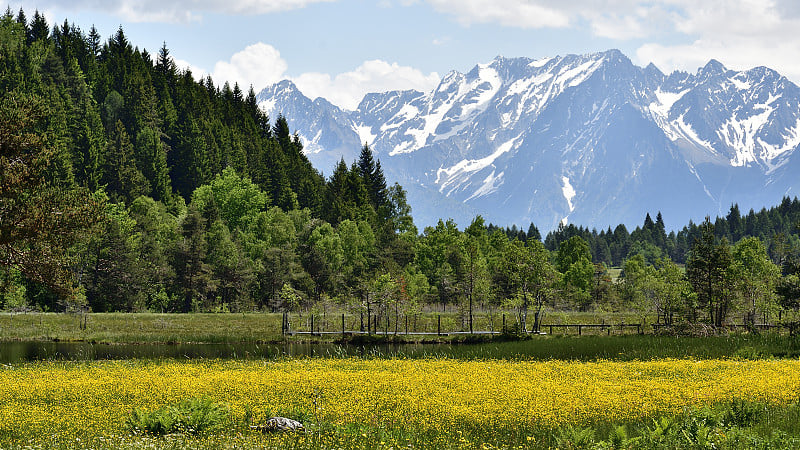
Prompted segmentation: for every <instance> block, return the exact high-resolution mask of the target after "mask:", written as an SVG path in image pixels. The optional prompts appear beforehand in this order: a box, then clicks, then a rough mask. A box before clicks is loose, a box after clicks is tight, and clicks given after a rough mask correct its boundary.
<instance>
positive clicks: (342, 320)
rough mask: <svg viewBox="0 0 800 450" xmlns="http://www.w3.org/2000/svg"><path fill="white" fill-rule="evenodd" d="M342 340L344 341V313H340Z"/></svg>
mask: <svg viewBox="0 0 800 450" xmlns="http://www.w3.org/2000/svg"><path fill="white" fill-rule="evenodd" d="M342 339H344V313H342Z"/></svg>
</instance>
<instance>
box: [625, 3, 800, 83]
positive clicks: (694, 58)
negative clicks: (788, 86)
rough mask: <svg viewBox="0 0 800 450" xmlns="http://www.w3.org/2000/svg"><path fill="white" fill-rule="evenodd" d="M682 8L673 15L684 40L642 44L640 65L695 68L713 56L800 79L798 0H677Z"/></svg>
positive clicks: (732, 65)
mask: <svg viewBox="0 0 800 450" xmlns="http://www.w3.org/2000/svg"><path fill="white" fill-rule="evenodd" d="M673 2H674V5H675V6H679V7H680V8H679V12H678V13H677V14H674V15H672V16H671V17H670V19H671V20H673V24H674V28H675V30H676V31H678V32H680V33H683V34H684V35H686V36H687V37H688V39H686V42H682V43H678V44H666V43H657V42H650V43H646V44H643V45H641V46H640V47H639V48H638V50H637V52H636V57H637V59H638V62H639V63H642V64H644V63H647V62H651V61H652V62H653V63H655V64H656V65H657V66H659V67H660V68H661V69H662V70H665V71H667V72H669V71H672V70H675V69H680V70H686V71H689V72H694V71H695V70H696V69H697V67H700V66H702V65H704V64H705V63H706V62H708V60H710V59H712V58H714V59H718V60H719V61H721V62H722V63H723V64H725V65H726V66H727V67H729V68H732V69H736V70H744V69H749V68H752V67H755V66H767V67H770V68H772V69H775V70H777V71H778V72H780V73H781V74H782V75H785V76H787V77H788V78H791V79H793V80H800V60H798V59H797V58H794V57H793V56H794V55H797V54H800V34H798V33H797V30H798V29H800V16H799V15H798V14H797V13H798V10H797V8H796V6H793V5H796V4H797V3H796V2H795V1H794V0H787V1H782V2H779V1H775V0H772V1H770V0H766V1H763V0H715V1H707V2H703V3H702V7H693V6H692V5H693V2H690V1H689V0H673Z"/></svg>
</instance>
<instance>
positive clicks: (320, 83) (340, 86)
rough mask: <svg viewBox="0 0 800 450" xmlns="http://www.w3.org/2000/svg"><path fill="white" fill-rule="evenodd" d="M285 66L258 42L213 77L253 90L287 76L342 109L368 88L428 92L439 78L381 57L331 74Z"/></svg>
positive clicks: (221, 65) (353, 104) (197, 72)
mask: <svg viewBox="0 0 800 450" xmlns="http://www.w3.org/2000/svg"><path fill="white" fill-rule="evenodd" d="M176 64H177V65H178V67H181V68H186V67H188V68H190V69H191V70H192V74H193V75H195V77H198V75H200V74H203V73H204V71H203V69H201V68H198V67H195V66H191V65H190V64H189V63H187V62H185V61H176ZM288 68H289V66H288V64H287V63H286V61H285V60H284V59H283V58H282V57H281V54H280V52H279V51H278V50H277V49H276V48H275V47H272V46H271V45H268V44H264V43H262V42H259V43H257V44H253V45H249V46H247V48H245V49H244V50H242V51H240V52H238V53H236V54H234V55H233V56H232V57H231V58H230V60H229V61H219V62H217V63H216V65H215V66H214V71H213V73H212V78H213V79H214V82H215V83H217V84H218V85H222V84H224V83H225V82H226V81H227V82H228V83H230V84H231V85H233V84H234V83H239V86H240V87H241V88H242V90H246V89H247V88H249V86H250V85H253V88H254V89H255V90H256V92H258V91H260V90H261V89H263V88H265V87H266V86H269V85H270V84H273V83H277V82H278V81H281V80H284V79H290V80H292V81H293V82H294V83H295V84H296V85H297V87H298V88H299V89H300V90H301V91H302V92H303V94H304V95H306V96H307V97H309V98H312V99H314V98H317V97H323V98H325V99H326V100H328V101H330V102H331V103H333V104H334V105H337V106H340V107H342V108H345V109H355V108H356V107H357V106H358V103H359V102H360V101H361V99H362V98H363V97H364V95H366V94H368V93H370V92H385V91H391V90H407V89H416V90H419V91H423V92H428V91H430V90H432V89H433V88H435V87H436V85H437V84H438V83H439V80H440V77H439V75H438V74H437V73H436V72H432V73H429V74H427V75H426V74H424V73H422V72H421V71H420V70H417V69H415V68H413V67H409V66H401V65H399V64H398V63H388V62H386V61H381V60H371V61H366V62H364V63H363V64H361V65H360V66H358V67H357V68H356V69H355V70H352V71H350V72H344V73H340V74H337V75H334V76H331V75H330V74H327V73H317V72H308V73H304V74H301V75H299V76H295V77H292V76H289V75H288V74H287V73H286V71H287V70H288Z"/></svg>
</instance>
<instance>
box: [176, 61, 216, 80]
mask: <svg viewBox="0 0 800 450" xmlns="http://www.w3.org/2000/svg"><path fill="white" fill-rule="evenodd" d="M173 62H174V63H175V67H177V68H178V70H187V69H188V70H190V71H191V72H192V76H193V77H194V79H195V80H199V79H201V78H205V76H206V75H208V72H206V70H205V69H203V68H202V67H198V66H195V65H194V64H192V63H190V62H189V61H184V60H182V59H173Z"/></svg>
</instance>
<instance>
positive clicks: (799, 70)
mask: <svg viewBox="0 0 800 450" xmlns="http://www.w3.org/2000/svg"><path fill="white" fill-rule="evenodd" d="M426 1H427V3H429V4H430V5H431V6H432V7H433V8H434V9H435V10H437V11H439V12H442V13H445V14H448V15H451V16H453V17H455V18H456V20H457V21H458V22H459V23H461V24H463V25H465V26H469V25H472V24H481V23H492V24H496V25H501V26H506V27H516V28H524V29H546V28H571V29H576V30H580V29H588V30H589V31H590V32H591V33H592V34H593V35H594V36H598V37H603V38H609V39H613V40H618V41H629V42H630V41H632V40H636V41H638V42H637V43H636V44H635V45H637V46H639V48H638V50H637V52H636V57H637V59H638V61H637V63H639V64H643V65H644V64H648V63H649V62H654V63H655V64H656V65H658V66H659V67H660V68H661V69H662V70H665V71H671V70H673V69H682V70H688V71H694V70H696V69H697V67H698V66H703V65H705V63H706V62H708V60H709V59H712V58H715V59H718V60H720V61H721V62H722V63H723V64H726V65H727V66H729V67H731V68H734V69H747V68H751V67H754V66H759V65H765V66H768V67H771V68H774V69H775V70H778V71H779V72H781V73H782V74H784V75H786V76H788V77H789V78H792V79H794V80H800V58H795V57H794V56H795V55H798V54H800V33H798V32H797V30H800V2H798V1H797V0H703V1H697V0H571V1H564V0H495V1H493V0H426Z"/></svg>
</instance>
